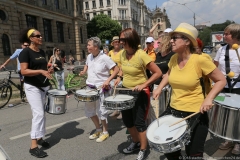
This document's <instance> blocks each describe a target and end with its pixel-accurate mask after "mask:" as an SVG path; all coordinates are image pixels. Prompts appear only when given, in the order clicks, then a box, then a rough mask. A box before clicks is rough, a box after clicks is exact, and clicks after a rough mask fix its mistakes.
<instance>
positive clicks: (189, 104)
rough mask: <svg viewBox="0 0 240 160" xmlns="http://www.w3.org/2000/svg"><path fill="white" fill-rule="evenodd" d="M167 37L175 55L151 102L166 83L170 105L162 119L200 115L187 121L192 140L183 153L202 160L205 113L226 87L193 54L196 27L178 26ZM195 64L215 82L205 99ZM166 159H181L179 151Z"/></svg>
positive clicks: (221, 77)
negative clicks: (170, 88)
mask: <svg viewBox="0 0 240 160" xmlns="http://www.w3.org/2000/svg"><path fill="white" fill-rule="evenodd" d="M170 36H171V41H170V42H171V44H172V51H173V52H175V53H176V54H175V55H173V56H172V58H171V60H170V62H169V64H168V66H169V70H168V72H167V74H166V75H165V77H164V78H163V80H162V81H161V83H160V84H159V86H158V88H157V89H156V90H154V91H153V98H157V97H158V96H159V95H160V93H161V91H162V89H163V87H164V86H165V85H167V84H168V83H169V84H170V85H171V87H172V95H171V103H170V105H169V106H168V108H167V109H166V110H165V112H164V113H163V114H161V116H163V115H168V114H172V115H173V116H175V117H180V118H184V117H187V116H188V115H190V114H192V113H194V112H199V111H200V112H201V113H199V114H197V115H195V116H193V117H191V118H189V119H188V120H187V121H189V125H190V129H191V132H190V133H191V139H190V142H189V143H188V144H186V145H185V151H186V154H187V156H188V157H189V159H202V158H203V152H204V143H205V140H206V137H207V134H208V115H207V111H208V110H209V109H210V108H211V107H212V104H213V100H214V98H215V97H216V96H217V94H218V93H219V92H220V91H221V90H222V89H223V87H224V86H225V85H226V79H225V77H224V75H223V74H222V73H221V72H220V71H219V69H217V68H216V66H215V65H214V64H213V62H212V61H211V60H210V59H208V58H207V57H206V56H203V55H199V54H193V53H195V47H197V41H196V38H197V36H198V31H197V29H196V28H195V27H193V26H192V25H190V24H187V23H181V24H180V25H179V26H178V27H177V28H176V29H175V30H174V31H173V32H171V33H170ZM195 62H197V63H198V66H199V68H200V69H201V70H202V73H203V74H204V75H207V76H208V77H209V78H210V79H212V80H213V81H214V82H215V85H214V86H213V88H212V89H211V91H210V92H209V93H208V95H207V96H206V98H205V99H204V95H203V92H202V86H201V84H200V79H199V77H198V74H197V70H196V68H195V66H196V65H195V64H194V63H195ZM165 156H166V157H167V158H168V159H169V160H172V159H174V160H175V159H182V158H183V157H182V156H181V150H178V151H175V152H172V153H166V154H165Z"/></svg>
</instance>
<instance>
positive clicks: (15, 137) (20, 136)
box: [9, 117, 87, 140]
mask: <svg viewBox="0 0 240 160" xmlns="http://www.w3.org/2000/svg"><path fill="white" fill-rule="evenodd" d="M86 118H87V117H81V118H77V119H72V120H70V121H66V122H63V123H58V124H55V125H52V126H49V127H46V130H48V129H52V128H56V127H59V126H62V125H64V124H66V123H69V122H72V121H80V120H83V119H86ZM29 135H30V133H29V132H28V133H24V134H20V135H17V136H14V137H10V138H9V139H10V140H14V139H18V138H22V137H25V136H29Z"/></svg>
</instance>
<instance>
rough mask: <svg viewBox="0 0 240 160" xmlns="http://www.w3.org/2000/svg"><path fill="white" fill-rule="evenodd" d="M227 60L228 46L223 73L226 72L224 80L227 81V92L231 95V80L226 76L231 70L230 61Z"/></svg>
mask: <svg viewBox="0 0 240 160" xmlns="http://www.w3.org/2000/svg"><path fill="white" fill-rule="evenodd" d="M229 59H230V58H229V45H227V47H226V52H225V71H226V79H227V84H228V91H229V93H231V92H232V88H233V85H232V84H231V79H230V78H229V77H228V76H227V74H228V73H229V72H230V70H231V68H230V60H229ZM234 85H235V84H234Z"/></svg>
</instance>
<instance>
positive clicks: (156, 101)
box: [154, 99, 159, 118]
mask: <svg viewBox="0 0 240 160" xmlns="http://www.w3.org/2000/svg"><path fill="white" fill-rule="evenodd" d="M154 102H155V104H154V106H155V108H156V113H155V115H156V118H158V116H159V103H158V99H155V100H154Z"/></svg>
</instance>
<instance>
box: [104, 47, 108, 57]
mask: <svg viewBox="0 0 240 160" xmlns="http://www.w3.org/2000/svg"><path fill="white" fill-rule="evenodd" d="M103 53H105V54H106V55H108V53H109V50H108V48H107V47H106V48H104V49H103Z"/></svg>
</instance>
